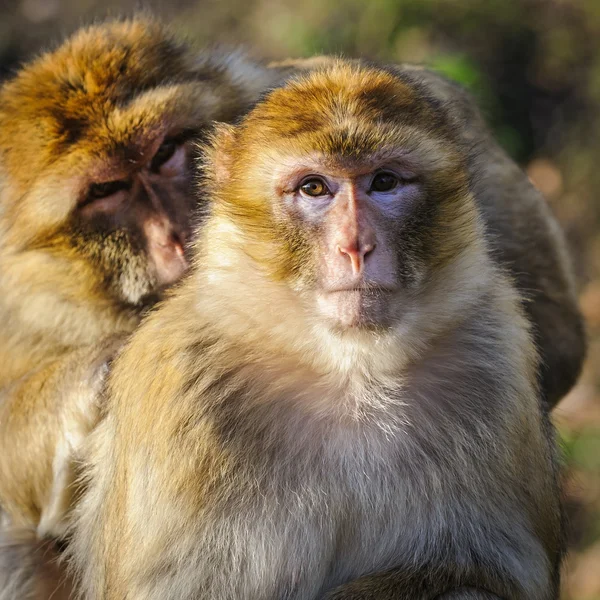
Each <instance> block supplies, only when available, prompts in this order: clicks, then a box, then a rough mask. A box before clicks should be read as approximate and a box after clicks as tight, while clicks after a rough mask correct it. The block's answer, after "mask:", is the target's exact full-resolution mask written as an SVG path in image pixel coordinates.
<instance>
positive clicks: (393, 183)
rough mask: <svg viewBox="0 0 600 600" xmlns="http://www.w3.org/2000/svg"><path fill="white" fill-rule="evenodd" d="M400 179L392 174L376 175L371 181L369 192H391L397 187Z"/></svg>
mask: <svg viewBox="0 0 600 600" xmlns="http://www.w3.org/2000/svg"><path fill="white" fill-rule="evenodd" d="M399 183H400V179H399V178H398V177H397V176H396V175H394V174H393V173H389V172H388V171H381V172H380V173H377V174H376V175H375V177H373V180H372V181H371V187H370V189H369V192H391V191H392V190H393V189H395V188H396V187H398V184H399Z"/></svg>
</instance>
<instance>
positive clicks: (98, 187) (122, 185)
mask: <svg viewBox="0 0 600 600" xmlns="http://www.w3.org/2000/svg"><path fill="white" fill-rule="evenodd" d="M130 187H131V182H130V181H127V180H119V181H105V182H103V183H92V184H91V185H90V187H89V188H88V192H87V196H86V197H85V200H84V201H83V202H82V205H87V204H89V203H90V202H94V200H101V199H102V198H107V197H108V196H112V195H113V194H116V193H117V192H120V191H122V190H128V189H129V188H130Z"/></svg>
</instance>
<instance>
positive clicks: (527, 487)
mask: <svg viewBox="0 0 600 600" xmlns="http://www.w3.org/2000/svg"><path fill="white" fill-rule="evenodd" d="M398 152H400V153H401V156H403V157H404V158H400V159H399V160H400V161H402V160H406V161H408V164H410V165H412V168H413V169H414V170H415V171H416V172H417V174H418V180H417V184H416V187H417V189H418V193H417V196H416V198H417V200H416V201H414V202H413V203H412V204H410V205H409V206H408V207H407V209H406V210H407V212H406V213H402V215H401V216H398V215H396V216H395V217H394V218H393V219H391V218H389V217H387V218H386V219H384V218H383V217H384V215H385V211H384V212H382V213H381V219H382V221H381V222H380V223H379V230H378V231H379V234H378V235H379V236H380V237H378V238H377V240H378V244H379V246H378V247H379V249H380V250H386V249H388V250H389V249H392V250H393V252H394V254H393V256H394V257H395V258H394V260H392V262H391V263H390V264H393V265H395V266H394V268H393V273H394V274H395V277H396V281H397V283H399V286H398V287H396V288H395V291H394V292H393V293H392V295H391V296H390V298H391V300H390V302H389V306H388V307H387V308H388V309H389V311H388V313H387V316H388V320H389V321H390V322H389V323H386V325H385V326H377V325H376V324H375V323H373V324H371V325H368V326H362V325H361V326H356V327H350V328H344V327H341V328H339V327H332V326H329V325H328V324H326V321H324V317H323V315H322V314H321V313H320V312H319V311H318V310H317V307H316V305H315V302H314V297H315V294H316V293H318V292H319V290H320V285H321V283H320V282H322V275H320V274H319V268H320V267H319V265H320V264H321V263H322V252H324V251H322V250H320V248H321V246H320V243H319V240H321V239H322V236H323V235H324V227H325V225H323V227H320V226H317V227H315V228H314V229H313V230H311V234H310V235H309V234H307V233H306V229H307V227H308V225H307V223H306V222H305V221H304V222H303V221H302V219H300V217H299V216H298V215H297V216H294V214H295V213H294V209H293V208H290V206H292V207H293V206H297V205H295V204H292V205H290V204H289V202H290V200H289V198H290V194H292V192H291V191H286V184H285V178H286V177H287V176H288V174H289V172H290V170H291V171H294V169H296V168H297V166H298V165H303V164H304V163H305V162H307V161H308V162H310V161H312V162H311V163H310V164H312V165H316V166H314V167H313V168H314V169H315V170H316V171H317V172H319V173H320V172H327V173H334V174H335V176H336V177H338V176H339V177H341V178H343V177H355V176H356V177H358V175H356V174H357V173H358V174H360V173H363V172H364V171H367V172H368V170H369V169H371V170H372V169H376V168H378V165H380V164H381V163H382V162H383V164H386V163H385V161H386V160H388V159H389V156H397V155H398ZM394 153H396V154H394ZM208 154H209V159H208V165H207V166H208V182H207V186H208V189H209V191H210V193H211V195H212V198H213V200H214V204H213V207H212V211H211V214H210V216H209V217H208V220H207V222H206V223H205V226H204V227H203V229H202V231H201V233H200V239H199V242H198V245H197V249H196V256H195V264H196V269H195V271H194V272H193V274H192V276H191V277H190V278H188V279H187V280H186V281H185V282H184V283H183V285H182V286H181V287H180V288H179V289H178V290H177V292H176V293H175V294H174V295H173V296H172V297H171V298H169V299H168V300H167V301H166V302H165V303H164V304H163V305H162V306H161V307H160V309H159V310H158V311H156V312H154V313H152V314H151V315H150V316H149V318H148V319H147V320H145V322H144V323H143V324H142V325H141V327H140V328H139V329H138V330H137V331H136V333H135V334H134V335H133V337H132V339H131V341H130V343H129V345H128V346H127V347H126V348H125V349H124V351H123V352H122V354H121V355H120V356H119V357H118V358H117V360H116V363H115V367H114V370H113V372H112V375H111V377H110V386H109V389H110V401H109V403H108V405H107V412H106V418H105V420H104V421H103V422H102V424H101V425H100V426H99V427H98V429H97V430H96V431H95V432H94V434H93V435H92V436H91V439H90V447H89V450H88V452H89V459H90V467H89V471H88V482H89V487H88V490H87V492H86V493H85V496H84V498H83V500H82V502H81V503H79V505H78V519H77V526H76V528H75V536H74V542H73V545H72V546H71V549H72V557H73V559H74V562H75V564H76V566H77V567H78V573H79V575H80V577H81V581H82V594H83V596H84V597H85V598H86V599H89V600H100V599H102V600H123V599H124V598H127V599H128V600H153V599H158V598H160V599H161V600H165V599H177V600H184V599H190V600H191V599H192V598H211V600H233V599H236V600H243V599H248V600H250V599H251V600H272V599H274V598H287V599H289V600H292V599H294V600H309V599H311V600H312V599H317V598H322V597H323V596H324V595H326V594H327V593H328V592H331V593H332V594H333V595H332V596H330V597H331V598H336V599H340V600H341V599H344V600H359V599H366V598H390V599H391V598H394V599H396V600H405V599H406V600H408V599H411V600H415V599H422V600H433V599H434V598H437V597H438V596H440V594H447V596H445V597H448V598H450V597H452V598H465V599H466V598H478V599H481V600H483V599H484V598H486V599H487V598H496V597H498V598H511V599H512V600H554V599H556V598H557V593H558V564H559V560H560V555H561V535H560V511H559V502H558V491H557V484H556V476H555V472H554V466H553V464H554V463H553V453H554V450H553V442H552V433H551V428H550V426H549V424H548V422H547V420H546V417H545V416H544V413H543V412H542V411H541V402H540V399H539V394H538V389H537V385H536V375H535V374H536V369H537V357H536V352H535V349H534V345H533V343H532V340H531V337H530V333H529V325H528V322H527V320H526V319H525V317H524V315H523V314H522V310H521V305H520V304H521V303H520V298H519V296H518V294H517V292H516V290H515V289H514V288H513V285H512V283H511V281H510V279H509V278H507V277H506V276H505V274H504V273H503V272H502V270H501V269H500V268H499V267H498V266H497V264H495V261H494V260H492V258H491V256H492V248H491V243H490V238H489V235H488V233H487V231H486V229H485V225H484V222H483V220H482V219H481V216H480V211H479V207H478V201H477V198H476V197H474V196H473V194H472V193H471V191H470V190H469V186H468V185H467V184H468V181H469V171H468V164H469V154H468V152H467V151H466V150H465V148H464V146H463V140H462V139H461V135H460V133H459V132H457V131H456V128H455V127H454V125H453V117H452V114H451V112H450V113H449V112H448V111H447V110H446V108H445V107H444V105H443V103H440V102H439V101H437V100H436V99H435V97H431V96H430V95H429V94H428V93H427V90H426V88H424V87H423V86H422V85H421V84H420V83H418V82H417V81H415V75H414V73H413V72H412V71H403V70H398V71H396V70H394V71H390V70H386V69H380V68H375V67H363V66H360V65H358V64H356V63H351V62H344V61H336V62H334V63H333V65H332V66H331V67H327V68H323V69H320V70H317V71H315V72H314V73H312V74H310V75H307V76H306V77H296V78H293V79H292V81H291V82H290V83H288V84H287V85H285V86H284V87H283V88H280V89H277V90H275V91H273V92H272V93H270V94H268V95H267V96H266V97H265V99H264V101H263V102H261V103H260V104H259V105H258V106H257V107H256V108H255V109H254V110H253V111H252V112H251V113H250V115H249V116H248V117H247V118H246V119H245V120H244V121H243V122H242V123H241V125H240V126H239V127H235V128H233V127H221V128H220V129H219V131H218V133H217V135H216V138H215V140H214V143H213V145H212V149H211V150H210V151H209V153H208ZM386 157H388V158H386ZM353 174H354V175H353ZM332 176H333V175H332ZM282 178H283V179H282ZM282 181H284V183H282ZM293 193H294V194H297V193H298V192H297V191H295V192H293ZM294 197H296V196H294ZM413 199H414V198H413ZM361 206H362V205H361ZM371 208H372V207H371ZM399 208H402V207H401V206H400V207H398V206H397V205H395V207H394V210H398V209H399ZM331 210H333V209H331ZM360 210H363V209H360ZM365 210H366V209H365ZM369 210H371V209H369ZM382 210H383V209H382ZM320 214H328V213H326V212H323V213H320ZM360 214H362V213H360ZM323 218H326V217H323ZM359 218H364V214H362V216H360V215H359ZM325 223H326V221H325ZM398 227H401V231H402V236H398V235H389V236H388V237H386V234H394V233H395V232H396V231H397V228H398ZM359 231H360V230H359ZM359 236H360V234H359ZM385 239H387V242H386V244H384V242H383V240H385ZM298 248H299V249H300V250H297V249H298ZM298 251H299V252H300V254H299V258H298V255H297V254H296V252H298ZM365 264H369V263H368V261H367V262H366V263H365ZM132 373H135V374H136V377H135V379H132V377H131V374H132ZM363 577H364V579H360V578H363ZM344 584H347V586H344ZM340 585H341V586H342V587H341V588H339V589H337V591H335V592H333V590H334V589H335V588H337V587H338V586H340ZM442 597H444V596H442Z"/></svg>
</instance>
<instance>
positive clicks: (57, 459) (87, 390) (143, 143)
mask: <svg viewBox="0 0 600 600" xmlns="http://www.w3.org/2000/svg"><path fill="white" fill-rule="evenodd" d="M272 77H273V74H272V73H271V74H269V73H267V71H266V70H265V69H263V68H261V67H259V66H257V65H254V64H253V63H251V62H250V61H247V60H246V59H245V58H244V57H242V56H241V55H235V54H229V55H228V54H208V55H202V54H198V53H196V52H194V51H192V50H191V49H189V48H188V47H187V46H186V45H185V44H184V43H182V42H181V41H180V40H178V39H177V38H176V37H175V36H173V35H172V34H171V33H170V32H169V31H168V30H167V29H166V28H165V27H164V26H162V25H161V24H159V23H158V22H156V21H153V20H152V19H148V18H136V19H133V20H127V21H109V22H106V23H104V24H99V25H95V26H92V27H88V28H85V29H82V30H81V31H79V32H77V33H76V34H75V35H74V36H73V37H71V38H70V39H68V40H67V41H66V42H64V43H63V44H62V45H61V46H60V47H58V48H57V49H56V50H54V51H51V52H48V53H46V54H43V55H41V56H40V57H39V58H37V59H36V60H34V61H33V62H31V63H30V64H28V65H26V66H24V67H23V68H22V69H21V70H20V71H19V73H18V74H17V75H16V77H15V78H14V79H12V80H11V81H9V82H7V83H5V84H4V86H3V87H2V88H1V89H0V239H1V242H0V285H1V287H2V290H3V292H2V297H1V298H0V319H1V320H2V328H1V331H0V342H1V343H0V365H1V366H0V389H1V394H2V395H1V397H0V399H1V403H0V445H1V452H0V505H1V506H2V507H3V508H4V510H5V512H6V515H7V516H8V517H9V521H10V523H11V524H12V526H13V527H25V528H28V529H30V530H31V529H35V528H37V531H38V533H39V534H40V535H51V536H61V535H62V534H63V533H64V529H65V525H66V521H67V516H68V509H69V505H70V502H71V499H72V495H73V493H74V492H75V491H76V489H75V485H74V479H75V477H76V473H75V472H74V460H76V458H77V454H78V451H79V445H80V443H81V442H82V440H83V439H84V438H85V437H86V435H87V433H88V431H89V430H90V429H91V428H92V427H93V426H94V424H95V422H96V419H97V415H98V395H99V393H100V391H101V389H102V385H103V378H104V375H105V373H106V371H107V364H108V362H109V361H110V360H111V359H112V357H113V356H114V354H115V352H116V350H117V348H118V347H119V346H120V344H121V343H122V340H123V338H124V337H125V336H127V335H128V334H129V333H130V332H131V331H132V330H133V329H134V328H135V327H136V326H137V324H138V323H139V320H140V318H141V315H142V313H143V312H144V311H145V310H146V308H147V307H148V306H149V305H150V304H151V303H152V302H153V301H154V300H155V299H156V297H157V295H158V294H160V292H161V290H162V284H161V283H160V281H159V279H158V275H157V274H156V273H155V272H154V271H153V268H154V267H152V268H151V266H150V257H151V252H152V248H153V246H152V245H151V241H150V237H147V235H148V236H149V235H150V234H146V233H145V232H146V231H154V230H155V229H156V228H157V227H158V228H159V229H160V227H171V228H172V229H173V231H176V232H186V231H187V230H188V229H189V227H190V219H191V211H192V208H193V207H194V206H195V205H196V199H195V195H194V194H192V193H191V184H192V181H193V175H192V169H191V164H190V161H191V150H189V148H191V143H192V140H193V139H194V138H195V137H197V136H198V135H199V134H201V131H202V130H203V129H204V128H205V127H206V125H207V124H208V123H210V122H211V121H212V120H213V119H219V120H225V121H227V120H230V119H232V118H234V117H236V116H237V115H238V114H240V113H241V112H243V111H244V110H245V109H246V108H247V107H248V106H249V105H250V104H251V103H252V101H253V100H255V98H256V97H257V96H258V94H259V92H260V91H262V89H264V87H266V85H267V84H268V82H269V81H270V80H271V78H272ZM180 132H183V133H184V134H186V135H187V137H186V139H189V140H190V141H187V142H185V143H184V142H181V144H183V145H184V146H185V148H186V149H187V150H186V152H187V154H186V156H187V158H186V161H187V162H186V167H185V169H186V171H184V172H183V173H182V175H181V176H177V177H172V178H171V179H169V180H168V181H164V182H163V181H162V179H160V174H159V175H156V174H152V173H151V174H150V175H149V176H148V177H149V181H150V183H148V184H147V187H146V188H144V187H143V186H141V185H139V184H138V183H136V181H137V180H135V177H136V176H137V174H138V172H139V171H140V170H141V169H142V168H146V164H147V163H148V161H150V160H151V159H152V153H153V152H155V150H156V147H157V144H159V143H160V141H161V140H162V139H163V136H170V135H179V134H180ZM165 139H166V138H165ZM114 180H125V181H134V183H133V184H131V186H132V187H131V190H129V191H127V194H129V196H128V197H129V200H128V201H127V202H128V203H129V204H127V205H124V206H125V208H123V209H121V208H119V209H118V210H119V212H117V213H116V216H115V213H114V211H113V212H110V211H109V212H106V211H104V209H102V208H98V207H97V205H96V204H93V203H92V204H90V205H87V204H86V195H87V194H88V189H91V188H90V187H89V186H90V185H91V184H94V185H96V184H98V183H103V182H105V181H114ZM150 189H151V191H148V190H150ZM153 195H155V196H156V198H158V200H155V198H154V196H153ZM157 202H158V203H159V204H160V210H159V209H158V208H157ZM129 206H131V207H130V208H128V207H129ZM153 227H154V229H152V228H153ZM144 228H146V229H144ZM182 235H183V233H182ZM169 243H170V242H169ZM156 247H157V248H158V250H157V252H162V251H163V247H162V246H161V243H160V241H159V242H158V243H157V245H156ZM161 256H162V255H161ZM165 260H166V259H165ZM157 264H158V263H157ZM178 268H179V267H177V269H178ZM156 269H157V273H158V267H156ZM164 269H166V270H167V272H168V273H174V274H175V275H173V277H175V276H176V275H177V273H178V271H177V269H175V270H174V271H173V269H174V267H173V268H172V267H171V266H169V265H167V266H166V267H164ZM169 269H171V271H169ZM6 535H7V536H8V534H6ZM25 545H26V544H25ZM7 547H8V548H10V545H8V546H7V545H5V546H4V548H5V549H6V548H7ZM7 560H11V559H10V557H8V559H7ZM42 597H43V596H42Z"/></svg>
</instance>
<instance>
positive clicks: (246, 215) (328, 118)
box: [216, 68, 477, 329]
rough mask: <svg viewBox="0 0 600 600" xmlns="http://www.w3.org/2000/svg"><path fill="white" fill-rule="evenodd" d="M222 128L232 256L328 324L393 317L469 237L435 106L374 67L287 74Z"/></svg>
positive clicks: (451, 148) (452, 155)
mask: <svg viewBox="0 0 600 600" xmlns="http://www.w3.org/2000/svg"><path fill="white" fill-rule="evenodd" d="M228 131H229V133H228V134H223V135H225V137H227V135H229V138H230V139H229V140H228V141H227V140H226V141H223V140H221V141H219V140H218V139H217V142H216V149H217V155H218V154H219V148H221V154H223V153H228V156H227V157H226V159H225V161H224V162H225V163H227V161H229V162H228V163H227V164H228V165H229V167H228V169H229V171H230V174H229V176H228V177H227V178H226V179H224V180H223V181H224V183H223V184H222V187H224V188H225V189H224V190H222V191H221V193H217V198H219V200H218V203H219V205H220V206H221V207H224V208H225V209H226V210H227V211H228V212H229V214H230V215H231V217H230V218H231V219H233V220H235V221H236V222H237V223H240V224H241V226H242V227H243V228H244V232H245V235H246V243H245V252H246V253H247V254H250V255H252V256H253V258H254V260H255V261H256V262H258V263H260V264H261V265H262V266H263V267H264V268H265V269H266V271H267V272H268V273H269V276H270V277H272V278H273V279H276V280H279V281H284V282H286V284H288V285H289V286H291V287H292V289H293V290H294V292H295V293H296V294H297V295H298V296H299V297H300V298H301V301H302V305H303V306H306V307H308V310H309V311H310V312H311V313H312V315H313V316H316V317H317V318H319V319H322V320H324V321H326V322H327V323H328V324H329V325H331V326H332V327H333V328H341V329H348V328H389V327H391V326H393V325H394V324H396V323H398V322H399V321H401V320H402V319H403V318H405V317H406V315H408V314H409V313H410V311H411V309H412V307H414V306H415V305H416V304H418V303H419V297H420V296H421V295H422V294H425V291H426V288H427V286H428V284H429V282H430V281H431V280H433V279H435V277H436V273H438V272H440V270H441V269H442V268H443V267H444V265H446V264H447V263H448V262H451V261H453V260H455V259H456V258H457V256H458V255H459V254H460V253H461V252H462V250H463V249H464V248H465V247H466V246H468V245H469V244H470V243H472V242H473V241H474V240H475V239H476V235H475V230H474V229H473V223H474V222H475V221H476V220H477V217H476V214H475V209H474V204H473V201H472V198H471V196H470V194H469V190H468V186H467V177H466V174H465V169H464V160H463V155H462V153H461V150H460V148H459V147H458V145H457V143H456V142H455V140H454V139H453V137H452V134H451V132H450V130H449V128H448V124H447V123H446V122H445V120H444V115H443V110H442V108H441V107H434V106H432V105H431V104H430V103H429V101H428V99H427V98H424V97H421V96H419V93H418V90H417V89H414V88H412V87H410V86H408V85H407V84H406V83H404V82H403V81H401V80H400V79H399V78H397V77H396V76H393V75H392V74H390V73H387V72H386V71H382V70H377V69H372V68H362V69H358V68H355V69H351V70H348V69H347V68H346V69H340V70H338V69H336V68H332V69H328V70H325V71H324V72H318V73H316V74H314V75H311V76H308V77H306V78H302V79H299V80H297V81H295V82H292V83H291V84H289V85H287V86H285V87H284V88H281V89H278V90H275V91H274V92H272V93H271V94H270V95H269V96H267V98H266V99H265V101H264V102H263V103H262V104H260V105H258V106H257V107H256V109H255V110H254V111H253V112H252V113H251V114H250V115H249V116H248V118H247V119H246V121H245V123H244V124H243V125H242V127H241V128H238V129H237V130H235V129H230V130H228ZM219 144H221V146H220V147H219ZM224 147H227V148H228V150H225V149H223V148H224ZM217 160H218V159H217ZM222 162H223V161H222ZM217 167H218V166H217ZM226 170H227V169H226ZM217 172H218V168H217ZM228 190H229V191H228ZM217 192H218V190H217ZM254 240H256V243H255V242H254ZM267 246H268V250H265V248H267Z"/></svg>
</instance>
